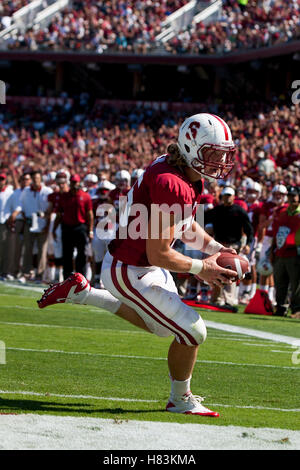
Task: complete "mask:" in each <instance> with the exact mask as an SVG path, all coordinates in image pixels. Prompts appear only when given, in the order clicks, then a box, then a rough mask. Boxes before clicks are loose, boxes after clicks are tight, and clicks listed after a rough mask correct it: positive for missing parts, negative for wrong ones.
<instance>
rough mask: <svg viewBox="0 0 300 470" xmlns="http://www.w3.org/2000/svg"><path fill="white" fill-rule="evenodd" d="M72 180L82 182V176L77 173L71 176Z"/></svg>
mask: <svg viewBox="0 0 300 470" xmlns="http://www.w3.org/2000/svg"><path fill="white" fill-rule="evenodd" d="M70 181H74V182H75V183H80V181H81V179H80V176H79V175H77V174H76V175H73V176H71V179H70Z"/></svg>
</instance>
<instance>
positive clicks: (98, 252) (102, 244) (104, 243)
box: [92, 233, 111, 263]
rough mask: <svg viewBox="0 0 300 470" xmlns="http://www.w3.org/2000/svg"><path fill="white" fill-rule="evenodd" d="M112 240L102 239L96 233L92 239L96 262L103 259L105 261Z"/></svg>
mask: <svg viewBox="0 0 300 470" xmlns="http://www.w3.org/2000/svg"><path fill="white" fill-rule="evenodd" d="M110 241H111V240H100V238H98V237H97V235H96V234H95V233H94V238H93V241H92V250H93V255H94V259H95V263H101V261H103V259H104V256H105V255H106V252H107V249H108V245H109V243H110Z"/></svg>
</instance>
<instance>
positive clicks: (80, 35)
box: [2, 0, 300, 54]
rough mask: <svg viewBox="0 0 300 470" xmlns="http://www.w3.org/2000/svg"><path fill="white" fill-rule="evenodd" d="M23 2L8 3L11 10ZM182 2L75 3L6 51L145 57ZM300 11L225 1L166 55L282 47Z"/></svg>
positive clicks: (292, 35)
mask: <svg viewBox="0 0 300 470" xmlns="http://www.w3.org/2000/svg"><path fill="white" fill-rule="evenodd" d="M21 3H22V4H23V3H24V2H21V1H20V2H17V1H14V2H7V4H8V5H11V11H13V7H15V6H16V5H18V4H21ZM185 3H187V0H164V1H162V2H153V1H144V0H138V1H135V0H130V1H127V2H124V3H123V2H118V1H116V0H109V1H106V2H99V1H98V0H89V1H85V2H83V1H81V0H74V2H73V3H72V6H71V7H68V8H65V9H63V10H61V11H60V12H58V13H57V14H56V15H55V16H54V17H53V19H52V20H51V22H50V24H49V25H48V26H47V27H44V28H40V29H30V28H29V29H28V30H27V31H26V32H25V34H24V35H22V34H18V35H17V36H16V37H14V38H11V39H10V40H9V42H8V47H9V48H10V49H20V48H21V49H22V48H23V49H24V48H25V49H29V50H38V49H43V50H45V49H46V50H68V51H84V50H85V51H92V52H98V53H103V52H105V51H107V50H109V51H118V52H122V51H126V52H135V53H147V52H150V51H151V50H153V49H155V47H157V45H158V44H157V42H156V39H155V38H156V36H157V35H158V34H159V33H160V32H161V30H162V25H161V23H162V22H163V21H164V20H165V19H166V18H167V16H168V15H170V14H171V13H172V12H174V11H175V10H177V9H178V8H180V7H182V6H183V5H184V4H185ZM299 9H300V3H299V0H289V1H288V2H281V1H278V0H261V1H256V0H249V2H240V1H237V0H223V9H222V15H221V17H220V18H219V20H218V21H217V22H213V23H208V24H203V23H201V22H200V23H198V24H195V23H193V22H192V23H191V24H190V25H189V26H188V28H187V29H184V30H182V31H179V32H178V33H177V34H176V35H175V36H174V37H173V38H172V39H170V40H169V41H168V42H167V43H166V44H164V47H165V50H166V51H167V52H169V53H191V54H193V53H197V54H199V53H202V54H211V53H216V52H217V53H228V52H232V51H235V50H240V49H250V48H259V47H263V46H270V45H277V44H282V43H285V42H287V41H290V40H292V39H296V38H299V35H300V20H299ZM5 18H6V19H7V18H8V17H7V16H6V17H5ZM2 23H3V19H2Z"/></svg>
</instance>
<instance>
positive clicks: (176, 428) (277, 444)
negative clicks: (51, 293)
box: [0, 414, 300, 468]
mask: <svg viewBox="0 0 300 470" xmlns="http://www.w3.org/2000/svg"><path fill="white" fill-rule="evenodd" d="M195 418H196V417H195ZM198 418H199V419H195V422H194V423H174V422H172V423H166V422H151V421H137V420H125V419H124V420H123V419H117V420H116V419H102V418H91V417H77V416H76V417H74V416H66V417H65V416H52V415H38V414H19V415H17V416H13V415H5V416H1V422H0V442H1V444H0V449H1V450H98V451H99V450H100V451H101V450H105V451H108V450H110V451H111V452H112V454H111V456H112V458H114V454H113V452H114V451H117V450H144V451H145V450H157V449H161V450H171V451H172V452H173V451H177V450H178V451H181V454H182V449H188V450H191V451H194V453H192V454H191V455H192V456H193V459H194V460H192V461H191V462H192V463H196V462H197V463H198V462H199V456H200V455H201V454H199V453H198V451H201V450H214V451H216V450H299V447H300V431H291V430H289V429H274V428H253V427H243V426H224V425H221V426H220V425H219V426H216V425H215V424H198V423H201V417H198ZM220 419H221V418H220ZM179 436H180V437H179ZM220 436H222V438H221V439H220ZM181 454H179V453H178V455H179V457H180V455H181ZM178 455H177V453H174V452H173V454H172V458H174V462H173V463H175V464H176V463H179V464H180V463H182V460H181V459H180V460H179V457H178ZM105 457H107V458H108V456H107V452H106V453H105V454H103V455H102V454H101V453H100V454H99V455H98V456H97V458H98V460H99V465H101V466H102V465H104V464H105V463H107V461H108V460H104V459H105ZM165 457H167V455H166V456H165ZM121 458H122V459H123V458H126V459H130V460H127V461H126V462H125V461H124V460H122V461H120V460H119V462H121V463H124V462H125V464H126V463H127V467H128V468H129V467H132V468H134V467H135V463H136V462H137V467H139V460H138V458H136V457H121ZM182 458H183V456H182ZM187 459H188V460H187V462H189V457H187ZM170 461H171V459H169V462H170ZM161 462H162V463H166V462H165V460H164V456H162V460H161ZM119 465H120V463H119Z"/></svg>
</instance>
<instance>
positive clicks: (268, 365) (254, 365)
mask: <svg viewBox="0 0 300 470" xmlns="http://www.w3.org/2000/svg"><path fill="white" fill-rule="evenodd" d="M6 350H11V351H24V352H34V353H49V354H51V353H53V354H70V355H78V356H80V355H83V356H95V357H97V356H100V357H112V358H118V359H146V360H153V361H166V360H167V358H165V357H151V356H129V355H126V354H103V353H90V352H83V351H82V352H80V351H61V350H57V349H31V348H12V347H7V348H6ZM196 362H198V363H203V364H222V365H230V366H247V367H268V368H270V367H271V368H275V369H293V370H300V368H299V367H293V366H277V365H272V364H248V363H247V362H245V363H238V362H224V361H208V360H205V359H197V360H196Z"/></svg>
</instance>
